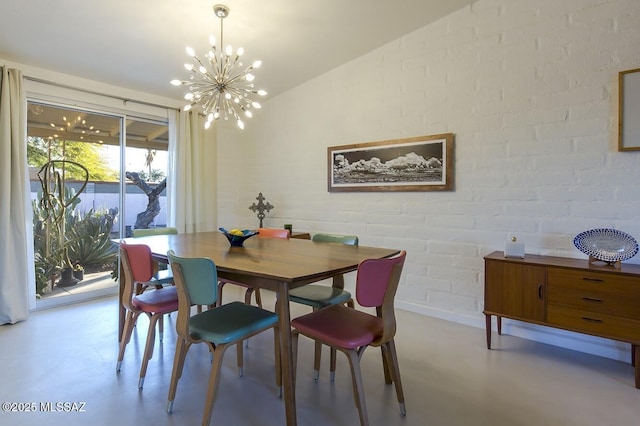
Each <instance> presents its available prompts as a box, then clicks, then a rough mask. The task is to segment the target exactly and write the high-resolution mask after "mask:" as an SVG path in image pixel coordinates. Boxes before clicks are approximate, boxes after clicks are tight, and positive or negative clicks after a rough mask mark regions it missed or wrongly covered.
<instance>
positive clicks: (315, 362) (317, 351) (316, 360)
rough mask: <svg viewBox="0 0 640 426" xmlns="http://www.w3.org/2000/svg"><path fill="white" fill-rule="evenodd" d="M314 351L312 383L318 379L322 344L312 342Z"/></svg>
mask: <svg viewBox="0 0 640 426" xmlns="http://www.w3.org/2000/svg"><path fill="white" fill-rule="evenodd" d="M314 343H315V345H314V346H315V350H314V353H313V381H314V382H317V381H318V379H319V378H320V360H321V358H322V342H320V341H319V340H314Z"/></svg>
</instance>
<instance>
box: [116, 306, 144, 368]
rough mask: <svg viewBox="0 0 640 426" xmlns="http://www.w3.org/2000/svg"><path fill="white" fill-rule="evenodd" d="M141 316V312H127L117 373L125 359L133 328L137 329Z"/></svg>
mask: <svg viewBox="0 0 640 426" xmlns="http://www.w3.org/2000/svg"><path fill="white" fill-rule="evenodd" d="M139 315H140V313H139V312H132V311H127V315H126V318H125V321H124V330H123V332H122V339H121V340H120V351H119V353H118V363H117V364H116V372H120V367H121V366H122V360H123V359H124V351H125V349H126V348H127V344H128V343H129V341H130V340H131V333H133V327H135V325H136V322H137V321H138V316H139Z"/></svg>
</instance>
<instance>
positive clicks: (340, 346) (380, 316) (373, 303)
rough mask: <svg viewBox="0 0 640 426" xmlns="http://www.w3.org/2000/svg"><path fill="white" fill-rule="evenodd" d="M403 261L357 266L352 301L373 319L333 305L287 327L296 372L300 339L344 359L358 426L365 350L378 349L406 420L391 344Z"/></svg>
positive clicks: (364, 419)
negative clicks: (372, 311)
mask: <svg viewBox="0 0 640 426" xmlns="http://www.w3.org/2000/svg"><path fill="white" fill-rule="evenodd" d="M406 255H407V253H406V252H405V251H402V252H401V253H400V254H399V255H398V256H396V257H393V258H390V259H367V260H363V261H362V262H360V264H359V265H358V272H357V277H356V300H357V301H358V303H359V304H360V305H361V306H364V307H367V308H375V309H376V314H375V315H372V314H370V313H367V312H363V311H360V310H357V309H353V308H349V307H347V306H344V305H332V306H329V307H327V308H324V309H320V310H318V311H314V312H311V313H310V314H307V315H303V316H301V317H298V318H294V319H293V321H291V325H292V326H293V332H292V347H293V354H294V364H293V365H294V370H295V366H296V358H297V352H298V340H299V335H301V334H302V335H303V336H307V337H308V338H310V339H313V340H315V341H320V342H322V343H323V344H325V345H329V346H331V347H332V348H335V349H337V350H339V351H341V352H343V353H344V354H345V355H346V356H347V358H348V359H349V364H350V366H351V376H352V380H353V395H354V400H355V404H356V407H357V409H358V413H359V416H360V424H361V425H362V426H366V425H368V424H369V418H368V415H367V406H366V403H365V394H364V386H363V382H362V372H361V369H360V359H361V358H362V355H363V353H364V351H365V349H366V348H367V347H368V346H375V347H380V348H381V349H382V355H383V370H384V376H385V382H386V383H387V384H391V383H394V384H395V390H396V396H397V398H398V404H399V405H400V415H401V416H405V415H406V409H405V403H404V393H403V390H402V382H401V379H400V367H399V366H398V355H397V353H396V346H395V342H394V337H395V334H396V318H395V312H394V306H393V302H394V299H395V294H396V291H397V289H398V284H399V282H400V275H401V274H402V268H403V266H404V262H405V259H406ZM294 377H295V375H294Z"/></svg>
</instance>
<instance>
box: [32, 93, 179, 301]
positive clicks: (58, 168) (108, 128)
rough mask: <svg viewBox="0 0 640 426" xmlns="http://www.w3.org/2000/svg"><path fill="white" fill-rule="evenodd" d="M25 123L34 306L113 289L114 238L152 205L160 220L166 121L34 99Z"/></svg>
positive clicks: (153, 222)
mask: <svg viewBox="0 0 640 426" xmlns="http://www.w3.org/2000/svg"><path fill="white" fill-rule="evenodd" d="M27 121H28V124H27V135H28V142H27V143H28V145H27V146H28V155H27V157H28V164H29V171H30V181H31V198H32V203H33V209H34V217H33V226H34V258H35V267H36V289H35V292H36V297H37V298H38V299H39V300H38V303H37V306H38V308H41V307H47V306H51V305H56V304H60V303H69V302H71V301H76V300H83V299H85V298H88V297H97V296H102V295H105V294H115V293H117V281H116V280H115V279H114V277H115V276H116V275H117V250H116V246H115V245H114V244H113V241H117V240H118V239H119V238H122V237H124V236H128V235H127V234H128V233H129V230H130V229H132V228H133V227H134V226H135V224H136V218H137V217H138V215H139V214H141V213H144V212H146V211H147V210H148V207H149V205H150V204H153V206H154V207H155V206H160V208H159V209H156V210H157V211H154V213H155V215H153V217H152V220H151V221H150V222H149V223H148V224H147V226H148V227H149V226H161V225H164V224H166V197H165V194H166V191H163V190H162V188H160V187H159V185H162V181H163V179H164V177H165V176H166V173H167V156H166V152H167V146H168V141H167V134H168V132H167V124H166V122H156V121H152V120H149V119H142V118H135V117H132V116H128V115H122V114H110V113H107V112H103V111H97V110H89V109H79V108H75V107H69V106H65V105H54V104H51V103H45V102H35V101H30V102H29V103H28V108H27ZM149 188H151V189H152V190H153V189H159V190H158V191H156V193H158V194H154V196H155V195H157V197H156V198H154V199H153V200H152V199H151V198H150V196H149V192H150V190H149ZM161 213H163V214H162V215H161ZM147 216H149V215H148V214H147Z"/></svg>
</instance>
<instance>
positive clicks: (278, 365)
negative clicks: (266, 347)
mask: <svg viewBox="0 0 640 426" xmlns="http://www.w3.org/2000/svg"><path fill="white" fill-rule="evenodd" d="M273 337H274V341H273V348H274V350H275V361H276V387H277V388H278V398H282V360H281V358H280V356H281V355H280V331H279V328H278V327H277V326H276V327H273ZM294 369H295V368H294Z"/></svg>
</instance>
